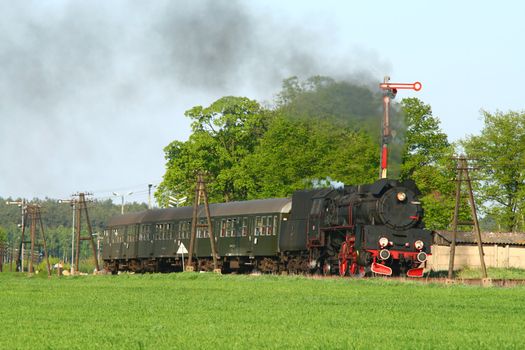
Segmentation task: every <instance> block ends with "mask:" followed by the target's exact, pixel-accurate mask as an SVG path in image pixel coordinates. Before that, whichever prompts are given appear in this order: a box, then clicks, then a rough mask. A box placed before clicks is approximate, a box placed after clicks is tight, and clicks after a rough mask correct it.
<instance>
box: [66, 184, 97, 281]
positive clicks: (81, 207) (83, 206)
mask: <svg viewBox="0 0 525 350" xmlns="http://www.w3.org/2000/svg"><path fill="white" fill-rule="evenodd" d="M86 195H89V193H84V192H80V193H77V194H75V195H73V196H74V197H78V199H74V201H75V210H76V213H75V215H76V221H75V223H76V227H75V236H76V243H77V247H76V248H77V251H76V254H75V273H78V268H79V262H80V241H89V242H90V243H91V249H92V251H93V261H94V263H95V268H96V271H97V272H98V271H100V268H99V265H98V259H97V248H96V246H95V240H94V239H93V229H92V227H91V221H90V220H89V213H88V207H87V203H86ZM82 211H84V213H85V215H86V223H87V228H88V235H87V236H85V237H82V234H81V232H82Z"/></svg>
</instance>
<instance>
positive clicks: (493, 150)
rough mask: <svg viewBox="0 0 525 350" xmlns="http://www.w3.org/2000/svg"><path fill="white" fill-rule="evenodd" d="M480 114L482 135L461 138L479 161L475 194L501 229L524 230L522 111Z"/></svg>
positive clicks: (524, 134)
mask: <svg viewBox="0 0 525 350" xmlns="http://www.w3.org/2000/svg"><path fill="white" fill-rule="evenodd" d="M482 114H483V117H484V127H483V130H482V131H481V134H480V135H478V136H470V137H468V138H466V139H465V140H463V141H462V145H463V147H464V148H465V151H466V153H467V155H468V157H469V158H474V159H476V160H477V163H478V164H479V168H478V170H477V171H476V172H475V173H474V176H475V177H476V178H479V179H482V181H478V182H477V187H476V190H477V191H476V196H477V197H478V198H479V199H480V201H481V203H482V206H481V208H482V209H483V210H484V211H485V212H486V213H487V214H488V215H491V216H494V218H495V220H496V222H497V224H498V226H499V227H500V228H501V229H503V230H508V231H516V230H518V229H521V230H524V229H525V225H524V222H523V221H524V218H523V215H524V212H525V112H515V111H509V112H506V113H503V112H500V111H498V112H496V113H489V112H487V111H482Z"/></svg>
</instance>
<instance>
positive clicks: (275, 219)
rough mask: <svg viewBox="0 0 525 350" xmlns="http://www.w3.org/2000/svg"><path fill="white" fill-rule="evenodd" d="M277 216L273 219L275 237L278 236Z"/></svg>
mask: <svg viewBox="0 0 525 350" xmlns="http://www.w3.org/2000/svg"><path fill="white" fill-rule="evenodd" d="M277 223H278V221H277V215H276V216H274V217H273V232H272V234H273V235H274V236H275V235H276V231H277Z"/></svg>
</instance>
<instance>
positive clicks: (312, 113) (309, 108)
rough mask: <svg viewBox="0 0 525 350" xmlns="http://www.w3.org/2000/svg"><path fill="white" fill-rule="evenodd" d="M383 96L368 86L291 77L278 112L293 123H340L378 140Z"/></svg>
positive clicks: (319, 77) (283, 90)
mask: <svg viewBox="0 0 525 350" xmlns="http://www.w3.org/2000/svg"><path fill="white" fill-rule="evenodd" d="M381 101H382V99H381V95H380V94H379V93H374V92H373V91H372V90H370V89H369V88H368V87H366V86H360V85H355V84H352V83H349V82H346V81H335V80H334V79H332V78H329V77H323V76H314V77H311V78H309V79H307V80H306V81H300V80H299V79H298V78H297V77H291V78H288V79H286V80H284V82H283V86H282V90H281V92H280V93H279V94H278V95H277V107H278V108H277V109H278V110H279V111H280V112H281V113H282V114H283V115H286V116H288V117H290V118H293V119H303V120H308V121H312V120H322V119H326V118H329V119H338V120H340V121H341V122H342V123H344V124H345V125H346V126H349V127H351V128H353V129H355V130H364V131H365V132H367V133H369V134H370V135H371V137H376V136H377V137H379V135H380V130H381V114H380V113H381V112H380V111H381V103H382V102H381Z"/></svg>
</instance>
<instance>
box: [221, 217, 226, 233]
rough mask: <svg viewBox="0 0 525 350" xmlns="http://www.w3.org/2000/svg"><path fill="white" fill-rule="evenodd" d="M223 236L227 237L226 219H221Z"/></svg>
mask: <svg viewBox="0 0 525 350" xmlns="http://www.w3.org/2000/svg"><path fill="white" fill-rule="evenodd" d="M221 237H226V219H222V220H221Z"/></svg>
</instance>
